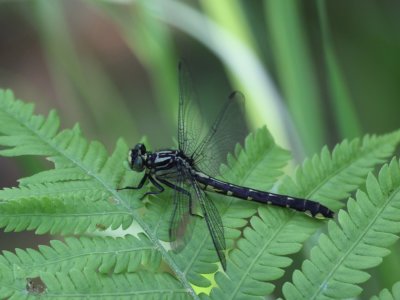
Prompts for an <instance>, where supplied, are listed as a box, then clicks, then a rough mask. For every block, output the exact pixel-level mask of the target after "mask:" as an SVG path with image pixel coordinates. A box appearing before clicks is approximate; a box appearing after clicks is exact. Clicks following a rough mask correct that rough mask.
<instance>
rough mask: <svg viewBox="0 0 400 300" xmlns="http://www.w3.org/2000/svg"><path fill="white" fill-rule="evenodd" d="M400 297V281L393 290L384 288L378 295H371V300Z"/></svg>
mask: <svg viewBox="0 0 400 300" xmlns="http://www.w3.org/2000/svg"><path fill="white" fill-rule="evenodd" d="M396 299H400V281H398V282H396V283H395V284H394V285H393V287H392V291H389V290H388V289H383V290H382V291H381V292H380V293H379V295H378V296H373V297H371V300H396Z"/></svg>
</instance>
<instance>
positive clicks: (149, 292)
mask: <svg viewBox="0 0 400 300" xmlns="http://www.w3.org/2000/svg"><path fill="white" fill-rule="evenodd" d="M3 99H4V101H3ZM0 100H1V101H0V133H1V134H3V135H2V136H0V145H2V146H4V147H5V148H2V149H1V150H0V155H7V156H15V155H43V156H46V157H47V158H48V159H49V160H51V161H52V162H54V165H55V169H54V170H47V171H43V172H40V173H38V174H34V175H32V176H30V177H26V178H23V179H21V180H20V185H19V187H18V188H11V189H4V190H1V191H0V226H1V227H4V228H5V230H6V231H21V230H35V231H36V233H38V234H42V233H46V232H49V233H52V234H71V233H73V234H88V233H89V234H90V233H91V232H93V231H96V230H99V229H100V230H103V229H105V228H110V229H111V230H113V229H117V228H120V227H122V228H123V229H125V228H127V227H129V226H130V225H131V223H132V222H133V220H135V221H136V222H137V223H138V225H139V227H141V228H142V230H143V231H144V232H145V234H146V236H147V237H145V236H143V235H140V238H139V239H136V238H133V237H130V236H127V237H125V238H119V239H112V238H107V237H96V238H80V239H76V238H71V239H67V240H66V244H64V243H62V242H54V241H53V242H51V245H50V246H41V247H40V248H39V251H35V250H31V249H28V250H26V251H24V250H16V253H15V254H12V253H11V252H4V253H3V256H0V282H1V284H0V297H2V296H4V295H7V296H6V297H16V298H18V297H20V295H22V294H23V295H25V296H26V295H29V296H34V293H35V292H34V291H33V290H32V289H30V288H28V287H27V278H29V277H33V278H34V277H38V276H40V279H41V280H43V283H44V284H45V285H46V286H47V290H46V292H45V293H44V294H40V296H41V297H45V296H46V295H47V296H49V297H50V296H52V297H59V298H60V297H62V296H65V295H66V294H67V295H71V296H72V297H74V296H76V295H77V294H78V293H80V295H82V296H83V297H91V296H92V295H93V296H100V295H102V296H104V295H106V294H107V295H108V296H110V297H119V296H126V297H127V298H134V297H138V299H140V297H143V299H148V297H149V296H151V297H153V298H156V299H158V295H159V293H161V290H163V292H164V294H163V295H165V297H167V298H168V297H170V298H171V299H176V298H178V299H179V297H182V298H185V297H187V296H188V295H190V296H191V297H192V298H194V299H198V296H197V295H195V293H194V291H193V288H192V287H191V286H190V284H189V282H190V283H192V284H195V285H198V286H203V287H209V286H210V285H211V283H210V281H209V280H208V279H206V278H205V277H203V275H202V274H208V273H213V272H215V271H217V268H218V265H217V264H216V262H217V261H218V258H217V256H216V254H215V249H214V247H213V244H212V242H211V239H210V235H209V233H208V230H207V227H206V225H205V222H204V221H203V220H200V219H199V220H200V221H199V222H197V223H196V226H195V228H194V232H193V235H192V239H191V241H190V243H189V244H188V245H187V247H186V248H185V249H184V250H183V251H182V252H181V253H179V254H174V253H172V252H171V251H168V250H167V247H166V246H165V245H164V244H163V243H162V242H160V240H159V239H161V240H163V241H168V226H169V218H170V213H171V208H172V203H171V200H172V198H173V197H172V193H173V191H166V192H165V193H163V194H162V195H160V199H158V198H156V197H150V198H149V199H148V200H147V201H144V202H142V201H139V198H140V196H141V195H142V193H143V192H144V191H121V192H117V191H116V188H117V187H122V186H127V185H132V184H133V183H136V182H138V179H139V178H138V177H139V176H140V174H136V173H135V172H131V171H129V170H127V169H126V168H124V166H123V163H122V162H123V161H125V159H126V154H127V153H128V147H127V145H126V144H125V142H124V141H122V140H119V141H118V142H117V145H116V148H115V150H114V151H113V153H112V155H111V156H110V157H109V156H108V154H107V151H106V150H105V147H104V146H103V145H102V144H100V143H99V142H88V141H87V140H86V139H85V138H84V137H83V136H82V134H81V131H80V129H79V127H78V126H75V127H74V128H73V129H71V130H63V131H60V132H58V127H59V120H58V117H57V115H56V114H55V113H54V112H51V113H50V114H49V115H48V116H47V117H42V116H34V115H32V113H33V106H32V105H29V104H23V103H22V102H20V101H17V100H14V99H13V96H12V94H11V93H10V92H2V91H0ZM3 125H4V126H3ZM399 140H400V132H395V133H392V134H389V135H385V136H373V137H369V136H367V137H365V138H364V139H363V140H359V139H356V140H353V141H351V142H347V141H345V142H343V143H342V144H340V145H338V146H337V147H335V149H334V150H333V152H332V153H330V152H329V151H328V150H327V148H324V149H323V150H322V152H321V154H320V155H319V156H314V157H313V158H312V159H311V160H307V161H305V163H304V164H303V165H302V166H301V167H300V168H299V169H298V171H297V172H296V177H295V180H294V179H291V178H289V177H286V178H284V180H283V181H282V184H281V185H280V187H279V189H280V192H282V193H284V194H288V195H292V196H298V197H304V198H308V199H314V200H316V201H318V202H322V203H324V204H327V205H329V206H330V207H331V208H334V209H338V208H339V207H341V206H342V203H341V202H340V201H341V200H344V198H346V197H348V195H349V194H350V193H352V192H353V191H355V190H356V189H357V188H358V187H359V186H361V185H362V184H364V182H365V178H366V177H367V173H368V172H369V171H371V170H373V168H374V167H375V166H376V165H377V164H379V163H381V162H383V161H384V160H385V159H386V158H387V157H388V156H390V155H391V154H392V153H393V151H394V149H395V146H396V144H397V143H398V142H399ZM288 159H289V155H288V153H287V151H285V150H283V149H281V148H280V147H278V146H277V145H276V144H275V143H274V141H273V139H272V137H271V135H270V134H269V132H268V131H267V130H266V128H263V129H261V130H258V131H257V132H256V133H254V134H252V135H250V136H249V137H248V138H247V139H246V142H245V146H244V147H243V148H242V147H241V146H239V145H238V146H237V147H236V149H235V152H234V155H229V156H228V160H227V165H226V166H222V167H221V174H222V175H223V177H224V179H226V180H227V181H231V182H234V183H237V184H241V185H244V186H249V187H252V188H256V189H261V190H269V189H271V188H273V187H274V186H276V185H277V180H278V179H279V177H280V176H281V175H282V174H283V172H282V168H283V167H284V166H285V165H286V163H287V161H288ZM393 164H394V163H393V162H392V164H391V165H390V167H389V168H387V170H392V169H393V168H394V167H393ZM397 168H398V164H397ZM383 170H384V169H382V171H381V173H380V175H379V184H380V185H381V188H382V190H385V188H386V190H389V186H390V184H392V183H393V182H390V180H389V181H388V180H387V178H388V176H386V175H381V174H384V173H385V172H386V173H390V172H391V174H392V175H393V174H394V172H393V170H392V171H390V172H389V171H383ZM399 172H400V171H399ZM385 176H386V177H385ZM371 178H372V179H371ZM373 178H374V177H371V176H370V177H368V181H367V187H368V193H369V194H370V195H372V194H373V192H374V191H375V192H376V191H377V190H379V189H378V188H376V185H377V184H376V183H375V188H372V187H373V186H374V183H373V180H374V179H373ZM399 178H400V176H399ZM399 181H400V179H399ZM371 182H372V183H371ZM389 183H390V184H389ZM385 184H386V186H384V185H385ZM399 184H400V183H399ZM338 187H340V188H338ZM391 192H393V191H391ZM388 193H389V192H388ZM375 194H376V195H378V196H379V193H375ZM360 195H362V193H358V194H357V201H363V203H364V204H365V203H367V201H365V200H360V199H363V197H364V198H365V197H367V196H360ZM210 196H211V197H212V199H213V200H214V203H215V204H216V206H217V208H218V209H219V211H220V213H221V216H222V219H223V223H224V227H225V234H226V239H227V245H228V249H231V248H232V249H233V250H232V251H231V252H230V253H228V255H227V256H228V267H227V272H226V273H223V272H217V273H216V275H215V281H216V285H217V286H218V287H216V288H214V289H213V290H212V291H211V294H210V297H211V298H213V299H237V298H245V299H260V298H261V297H264V296H265V295H267V294H270V293H271V292H272V291H273V289H274V284H273V283H272V281H273V280H276V279H278V278H281V277H282V275H283V274H284V272H285V268H287V267H288V266H289V265H290V264H291V262H292V260H291V258H289V257H288V256H289V255H291V254H293V253H296V252H298V251H299V250H300V249H301V247H302V244H303V243H304V241H305V240H306V239H307V238H309V237H310V236H311V235H312V234H313V233H314V232H315V230H316V229H317V228H318V227H319V226H320V225H321V224H322V223H321V222H317V221H315V220H314V219H311V218H308V217H305V216H304V215H302V214H300V213H297V212H292V211H289V210H285V209H281V208H276V207H266V206H263V205H259V204H256V203H251V202H247V201H241V200H237V199H234V198H232V197H224V196H220V195H210ZM374 199H375V198H373V199H372V200H374ZM379 199H380V198H379ZM353 202H354V201H353ZM353 202H352V200H351V201H350V202H349V211H350V217H349V215H346V214H344V213H343V212H341V213H340V214H339V222H340V223H341V224H342V225H343V224H345V225H346V226H348V227H349V228H350V227H351V224H352V222H355V221H354V220H353V221H352V218H353V214H354V212H352V209H353V210H355V211H357V209H354V207H356V205H355V204H353ZM374 203H375V202H374ZM352 205H353V206H352ZM351 207H353V208H351ZM366 207H367V208H368V209H372V208H371V207H372V206H371V205H367V206H366ZM137 208H141V209H140V210H138V209H137ZM346 216H347V217H346ZM356 216H357V217H356V218H355V220H356V221H357V222H358V221H359V218H358V215H357V214H356ZM390 218H392V219H393V218H397V217H396V216H394V217H393V216H391V215H390ZM369 219H371V218H369ZM383 219H385V218H383ZM396 220H397V219H396ZM368 221H371V220H368ZM382 222H383V221H382ZM385 222H390V221H387V220H386V219H385ZM329 224H330V225H329V226H330V227H329V230H330V232H333V231H332V228H333V225H331V224H335V223H334V222H330V223H329ZM357 224H358V223H357ZM249 225H250V226H249ZM243 228H244V230H242V229H243ZM344 228H345V227H342V229H343V230H344ZM346 228H347V227H346ZM386 228H389V227H388V226H386ZM342 229H340V228H339V229H337V230H336V231H335V232H334V233H335V234H336V233H337V231H339V232H340V230H342ZM351 229H352V230H353V231H352V232H356V229H359V228H356V226H354V228H351ZM242 231H243V233H242ZM390 232H391V233H392V232H393V230H392V231H390ZM346 233H347V231H346ZM391 233H390V234H383V233H382V232H378V233H377V236H378V237H375V238H376V239H378V241H375V240H374V239H373V238H372V237H371V241H372V242H371V243H375V244H376V245H375V244H374V246H375V247H370V246H368V247H364V248H362V249H361V250H362V251H364V252H365V253H367V252H368V251H371V249H374V251H375V252H374V254H373V255H375V256H373V255H370V254H368V255H367V256H363V257H362V258H363V261H361V260H357V259H358V258H359V257H356V256H354V257H352V258H353V265H351V266H350V267H353V269H351V268H350V267H348V266H346V267H348V268H347V269H345V271H346V272H350V273H351V274H356V275H355V277H354V278H358V281H357V282H353V281H351V280H350V279H348V277H346V275H347V273H341V274H339V275H340V276H342V277H340V278H341V279H342V280H344V279H346V280H350V286H351V287H350V288H349V290H352V289H353V290H352V291H355V289H356V288H358V289H359V287H358V286H357V285H356V284H358V283H359V282H361V279H363V280H366V279H367V275H368V274H367V275H365V274H366V273H365V272H364V271H361V270H359V269H360V266H372V265H373V264H377V263H379V261H378V260H377V257H378V258H379V257H382V256H383V255H385V254H386V249H385V248H384V247H383V246H382V245H386V244H388V243H390V242H392V241H393V239H394V235H393V234H391ZM332 237H335V238H336V236H333V235H332ZM323 238H324V237H322V238H321V241H322V240H323ZM338 238H341V236H340V235H338ZM325 239H328V238H327V237H325ZM328 240H329V239H328ZM341 241H342V240H340V239H339V242H341ZM323 243H326V241H325V242H320V244H321V245H323ZM385 243H386V244H385ZM316 249H318V248H316ZM314 252H315V250H314ZM364 252H363V253H364ZM376 255H378V256H376ZM313 257H314V256H313V254H312V257H311V261H313ZM364 259H365V261H364ZM161 260H163V261H164V262H165V264H166V265H167V266H168V267H169V268H170V269H171V270H172V271H173V273H174V274H175V275H176V279H177V280H175V279H173V278H171V277H169V275H166V274H154V273H152V272H153V271H155V270H156V269H158V268H159V267H160V262H161ZM308 264H310V262H307V263H305V264H304V266H305V269H304V270H305V271H304V272H305V273H304V274H307V272H308V271H307V270H308V269H307V267H308ZM142 269H147V270H150V271H151V272H148V271H146V272H145V271H142ZM348 269H350V271H349V270H348ZM68 270H73V271H71V272H69V271H68ZM306 271H307V272H306ZM29 272H30V273H29ZM54 272H58V273H56V275H51V274H53V273H54ZM103 273H104V274H103ZM105 273H107V274H105ZM117 273H118V274H117ZM299 273H300V271H298V272H296V273H295V274H296V276H297V274H299ZM300 274H302V273H300ZM343 274H344V275H343ZM302 276H303V277H304V276H305V275H302ZM300 277H301V276H300ZM159 278H161V279H159ZM165 278H170V279H165ZM343 278H344V279H343ZM164 279H165V280H166V281H163V280H164ZM141 280H145V281H146V282H144V283H143V282H142V281H141ZM168 280H171V281H168ZM110 282H112V283H110ZM157 282H158V283H159V284H160V287H159V289H157V288H156V283H157ZM346 283H348V282H346ZM125 284H126V286H125ZM139 285H140V286H139ZM287 286H289V285H285V288H286V289H289V290H290V291H292V290H293V289H295V285H293V286H294V287H292V289H290V287H289V288H288V287H287ZM337 286H339V287H340V288H342V286H340V285H338V284H337ZM346 288H348V285H346ZM118 290H119V291H120V292H121V291H122V294H121V293H120V294H118V292H117V291H118ZM299 290H300V292H301V293H302V292H303V287H302V288H300V289H299ZM296 291H297V290H296ZM21 293H22V294H21ZM24 293H25V294H24ZM125 293H126V294H125ZM343 293H345V289H344V288H343ZM168 295H169V296H168ZM205 298H206V297H205Z"/></svg>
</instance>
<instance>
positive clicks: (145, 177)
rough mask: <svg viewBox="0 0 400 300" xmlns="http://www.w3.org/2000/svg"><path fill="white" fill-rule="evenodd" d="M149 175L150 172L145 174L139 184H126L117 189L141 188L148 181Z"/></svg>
mask: <svg viewBox="0 0 400 300" xmlns="http://www.w3.org/2000/svg"><path fill="white" fill-rule="evenodd" d="M148 177H149V175H148V174H144V176H143V178H142V179H141V180H140V182H139V184H138V186H126V187H123V188H120V189H117V191H121V190H140V189H141V188H142V187H143V185H144V183H145V182H146V180H147V178H148Z"/></svg>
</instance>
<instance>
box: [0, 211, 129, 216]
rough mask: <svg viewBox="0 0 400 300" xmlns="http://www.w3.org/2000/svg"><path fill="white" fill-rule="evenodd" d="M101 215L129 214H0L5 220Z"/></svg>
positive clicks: (126, 213)
mask: <svg viewBox="0 0 400 300" xmlns="http://www.w3.org/2000/svg"><path fill="white" fill-rule="evenodd" d="M103 215H107V216H108V215H128V216H130V215H131V214H130V213H129V212H123V211H121V212H118V211H113V212H104V213H103V212H95V213H87V212H85V213H49V214H43V213H38V214H33V213H18V215H16V214H13V215H12V214H0V216H2V217H6V218H19V217H27V216H28V217H36V218H38V217H51V218H52V217H54V218H66V217H71V216H76V217H93V216H103Z"/></svg>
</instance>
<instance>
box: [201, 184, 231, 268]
mask: <svg viewBox="0 0 400 300" xmlns="http://www.w3.org/2000/svg"><path fill="white" fill-rule="evenodd" d="M195 191H196V195H197V200H198V201H199V204H200V207H201V209H202V211H203V215H204V218H205V220H206V223H207V227H208V230H209V231H210V234H211V238H212V241H213V244H214V247H215V250H216V251H217V254H218V258H219V260H220V262H221V265H222V268H223V269H224V270H225V271H226V258H225V250H226V244H225V234H224V226H223V224H222V220H221V216H220V214H219V212H218V210H217V208H216V207H215V205H214V203H213V202H212V200H211V199H210V198H208V197H207V195H206V194H205V193H204V191H203V190H201V189H200V188H199V187H198V186H197V185H195Z"/></svg>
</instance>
